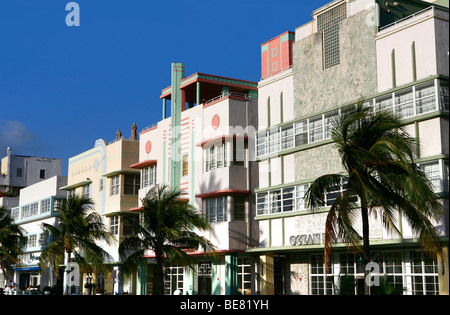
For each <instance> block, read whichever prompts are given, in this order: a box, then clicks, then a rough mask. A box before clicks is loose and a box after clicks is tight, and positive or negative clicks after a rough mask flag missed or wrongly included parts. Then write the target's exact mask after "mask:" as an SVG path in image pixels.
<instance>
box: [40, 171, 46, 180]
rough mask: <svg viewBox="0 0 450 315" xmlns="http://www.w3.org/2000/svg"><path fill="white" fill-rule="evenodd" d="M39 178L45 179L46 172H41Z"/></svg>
mask: <svg viewBox="0 0 450 315" xmlns="http://www.w3.org/2000/svg"><path fill="white" fill-rule="evenodd" d="M39 178H41V179H45V170H40V171H39Z"/></svg>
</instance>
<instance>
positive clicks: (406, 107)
mask: <svg viewBox="0 0 450 315" xmlns="http://www.w3.org/2000/svg"><path fill="white" fill-rule="evenodd" d="M395 113H396V114H397V116H398V117H399V118H400V119H404V118H409V117H412V116H414V94H413V91H412V89H411V88H410V89H407V90H403V91H399V92H396V93H395Z"/></svg>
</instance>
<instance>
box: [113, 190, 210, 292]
mask: <svg viewBox="0 0 450 315" xmlns="http://www.w3.org/2000/svg"><path fill="white" fill-rule="evenodd" d="M142 203H143V205H142V209H141V210H140V218H137V216H136V215H133V214H131V213H125V214H123V215H122V217H123V220H124V224H128V225H129V226H130V227H131V228H132V230H133V231H134V236H129V237H127V238H125V239H124V240H123V241H122V242H121V243H120V245H119V254H120V257H121V260H122V261H123V265H122V267H121V272H120V274H121V275H122V276H123V275H129V274H133V273H134V272H136V270H137V267H138V266H139V265H140V264H141V263H142V262H143V259H142V258H143V257H144V255H145V254H146V253H147V251H148V250H152V251H153V252H154V253H155V257H156V269H155V273H154V275H155V277H154V278H155V282H154V294H161V295H163V294H164V272H163V271H164V264H165V262H166V260H170V261H171V262H174V263H182V264H193V263H195V259H194V258H193V257H191V256H189V255H188V254H187V253H186V251H188V250H193V249H199V248H200V246H201V247H202V248H203V249H204V250H205V251H212V252H213V251H214V247H213V245H212V244H211V243H210V242H209V241H208V240H207V239H206V238H204V237H202V236H199V235H198V234H196V233H195V232H194V231H193V229H194V228H196V229H198V230H200V231H204V230H207V229H209V228H210V225H209V222H208V221H207V220H206V219H205V218H204V217H203V216H202V215H201V214H199V213H197V212H195V211H194V208H193V207H192V206H191V205H190V204H189V203H187V202H186V200H183V199H182V194H181V192H180V191H179V190H174V189H169V188H168V187H167V186H159V187H157V186H155V187H154V188H152V189H151V190H150V191H149V193H148V194H147V196H146V198H144V199H143V200H142Z"/></svg>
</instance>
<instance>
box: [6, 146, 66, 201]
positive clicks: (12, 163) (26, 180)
mask: <svg viewBox="0 0 450 315" xmlns="http://www.w3.org/2000/svg"><path fill="white" fill-rule="evenodd" d="M55 175H62V159H55V158H46V157H37V156H25V155H15V154H12V150H11V148H10V147H8V149H7V154H6V156H5V157H4V158H2V159H1V163H0V191H3V192H10V193H16V194H18V193H19V191H20V189H22V188H24V187H28V186H30V185H33V184H35V183H37V182H40V181H42V180H45V179H48V178H51V177H53V176H55Z"/></svg>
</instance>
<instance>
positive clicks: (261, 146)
mask: <svg viewBox="0 0 450 315" xmlns="http://www.w3.org/2000/svg"><path fill="white" fill-rule="evenodd" d="M266 141H267V135H266V132H261V133H259V134H257V135H256V154H257V156H263V155H265V154H266V153H267V143H266Z"/></svg>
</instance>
